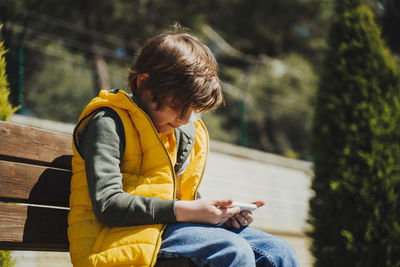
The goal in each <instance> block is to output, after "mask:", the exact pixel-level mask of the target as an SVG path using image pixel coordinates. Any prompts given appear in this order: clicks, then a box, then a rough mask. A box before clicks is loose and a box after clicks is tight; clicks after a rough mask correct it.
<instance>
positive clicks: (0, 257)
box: [0, 250, 15, 267]
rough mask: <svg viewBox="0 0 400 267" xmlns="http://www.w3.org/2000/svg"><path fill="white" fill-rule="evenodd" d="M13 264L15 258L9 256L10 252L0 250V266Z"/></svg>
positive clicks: (7, 266) (5, 266) (9, 266)
mask: <svg viewBox="0 0 400 267" xmlns="http://www.w3.org/2000/svg"><path fill="white" fill-rule="evenodd" d="M14 264H15V260H13V259H12V258H11V252H10V251H4V250H0V267H12V266H14Z"/></svg>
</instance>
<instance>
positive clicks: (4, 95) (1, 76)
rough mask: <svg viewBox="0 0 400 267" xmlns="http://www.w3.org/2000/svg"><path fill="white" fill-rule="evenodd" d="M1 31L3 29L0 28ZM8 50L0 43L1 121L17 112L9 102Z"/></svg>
mask: <svg viewBox="0 0 400 267" xmlns="http://www.w3.org/2000/svg"><path fill="white" fill-rule="evenodd" d="M0 30H1V27H0ZM5 53H6V50H5V49H4V45H3V43H2V42H1V43H0V120H3V121H7V120H9V118H10V115H11V114H13V113H14V112H15V111H16V108H13V107H12V106H11V104H10V103H9V102H8V96H9V94H10V89H9V88H8V82H7V75H6V60H5V57H4V54H5Z"/></svg>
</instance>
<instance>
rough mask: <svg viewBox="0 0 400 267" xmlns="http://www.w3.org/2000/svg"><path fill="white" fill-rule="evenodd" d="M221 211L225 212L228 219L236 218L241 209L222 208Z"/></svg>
mask: <svg viewBox="0 0 400 267" xmlns="http://www.w3.org/2000/svg"><path fill="white" fill-rule="evenodd" d="M220 210H221V211H222V212H223V214H224V215H226V216H228V217H232V216H235V215H236V214H238V213H240V208H239V207H222V208H220Z"/></svg>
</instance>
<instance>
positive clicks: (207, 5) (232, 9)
mask: <svg viewBox="0 0 400 267" xmlns="http://www.w3.org/2000/svg"><path fill="white" fill-rule="evenodd" d="M3 2H4V3H3V4H1V3H0V6H1V5H3V6H7V8H8V9H7V10H8V12H7V15H5V14H3V13H4V12H3V13H1V12H0V19H3V20H4V21H7V22H8V23H7V25H8V27H7V30H8V31H7V34H5V40H6V42H7V47H8V49H9V50H10V53H9V54H8V56H9V59H8V62H9V66H8V76H9V81H10V82H11V85H12V86H13V83H12V82H13V81H17V79H16V78H17V77H16V74H17V71H16V69H17V68H16V67H17V66H18V61H17V58H16V56H15V55H16V54H17V53H16V51H17V49H18V42H16V40H20V39H21V35H22V33H23V32H24V31H23V29H25V28H24V27H25V25H27V26H28V27H27V31H26V36H25V39H24V40H25V42H24V43H23V46H24V52H25V55H24V56H25V57H24V58H25V66H24V70H25V71H24V77H25V78H24V86H25V88H24V97H25V100H26V103H25V107H26V109H25V111H30V112H31V114H32V115H34V116H38V117H42V118H49V119H57V120H62V121H66V122H70V121H74V120H75V119H76V116H77V115H76V114H79V112H78V111H77V110H80V109H81V108H82V107H83V106H84V104H83V103H84V102H85V101H87V100H88V98H90V96H93V95H94V93H95V92H97V91H98V89H99V88H100V87H99V86H97V85H96V82H93V80H94V79H93V77H95V75H93V74H92V71H93V70H96V68H93V66H92V65H91V64H90V62H93V58H94V57H93V55H95V54H96V55H100V56H101V57H102V59H104V61H102V62H106V63H107V70H108V72H109V75H108V76H109V78H110V82H109V84H110V85H111V87H112V88H116V87H117V88H121V89H123V88H124V86H125V85H126V75H125V74H126V69H127V66H126V65H127V64H130V63H131V62H132V59H133V58H134V55H135V54H136V53H137V49H138V48H139V47H140V46H141V45H142V44H143V42H144V41H145V40H146V39H147V38H148V37H150V36H153V35H155V34H157V33H159V32H161V31H163V30H164V29H166V28H168V27H169V25H171V24H173V23H174V22H178V23H180V24H182V25H183V26H184V27H188V28H189V29H190V30H191V31H192V32H193V33H194V34H195V35H196V36H199V38H201V39H202V40H203V41H205V42H206V43H207V44H208V45H209V47H210V48H211V49H212V51H213V52H215V55H216V58H217V60H218V62H219V66H220V72H221V74H222V76H223V80H224V81H225V82H226V83H231V84H230V85H231V86H233V87H235V88H237V91H238V92H239V93H238V94H236V93H235V94H230V92H228V90H225V95H226V98H227V106H226V107H225V108H222V109H219V110H218V111H216V112H213V113H210V114H207V115H206V116H204V117H205V118H206V119H207V124H209V125H210V127H209V128H210V129H211V130H210V134H211V137H212V138H216V139H219V140H222V141H227V142H238V140H239V139H240V138H239V129H240V127H239V122H240V121H241V116H240V115H241V112H240V108H239V105H240V102H241V98H242V95H243V94H244V91H248V93H246V114H245V117H246V118H247V119H246V120H247V128H248V130H247V131H248V137H249V141H248V144H249V146H250V147H253V148H256V149H261V150H265V151H268V152H273V153H279V154H285V155H290V156H291V157H299V158H303V159H305V158H309V149H308V147H309V139H310V138H309V137H310V121H311V120H310V118H311V114H312V102H311V101H312V98H311V97H310V92H314V89H315V84H314V83H315V80H316V77H317V74H316V70H318V65H317V64H320V62H321V58H322V57H321V55H322V51H323V49H324V48H325V47H326V43H325V34H326V25H327V23H326V21H328V20H329V18H330V14H331V6H330V5H331V4H330V3H331V2H332V0H324V1H320V0H299V1H292V0H281V1H264V0H256V1H247V0H235V1H227V0H212V1H210V0H203V1H190V3H188V2H187V1H183V0H176V1H161V0H149V1H127V0H115V1H105V0H99V1H80V0H60V1H51V0H14V1H12V0H4V1H3ZM282 14H285V16H283V15H282ZM28 17H29V19H28ZM27 21H29V23H27ZM121 25H123V26H121ZM205 25H207V26H209V27H211V28H212V29H214V30H215V31H216V32H217V33H218V34H217V35H219V38H216V39H213V38H212V37H210V36H209V35H207V33H206V32H205V31H204V29H205ZM214 37H215V36H214ZM218 40H225V41H226V42H228V43H229V45H230V46H231V47H234V50H235V49H238V50H240V51H241V53H240V52H239V53H236V56H237V55H239V56H238V57H239V58H238V57H236V58H232V57H234V56H232V54H230V53H229V52H227V51H226V50H230V49H229V48H228V49H226V47H227V46H226V45H224V44H225V41H222V42H219V41H218ZM218 43H219V44H220V43H222V44H223V45H222V46H219V45H218ZM229 45H228V47H229ZM234 54H235V53H234ZM54 55H55V56H54ZM247 57H251V58H253V59H255V60H254V62H252V60H250V61H247V63H245V64H244V63H243V60H244V58H247ZM60 58H61V59H60ZM78 58H79V59H78ZM261 58H268V60H265V61H264V60H261V61H263V62H262V63H261V64H259V63H257V61H259V60H260V59H261ZM10 59H13V60H10ZM269 59H271V60H269ZM268 61H270V63H268ZM77 62H79V63H78V64H77ZM274 62H283V63H282V64H283V65H284V66H285V67H287V68H285V70H288V71H285V73H284V74H283V75H282V76H279V75H278V76H276V75H275V76H274V72H275V73H276V71H277V70H278V72H279V68H280V65H279V64H275V65H276V66H275V65H273V63H274ZM12 66H14V68H12ZM274 68H278V69H275V70H274ZM116 69H122V70H123V71H115V70H116ZM98 73H100V72H99V71H98ZM103 73H104V72H103ZM115 73H117V74H115ZM120 73H123V74H124V75H120ZM298 74H300V75H298ZM246 76H250V77H249V78H246ZM102 77H104V75H103V76H102ZM246 79H248V81H247V82H246ZM95 81H96V80H95ZM97 83H98V79H97ZM88 88H89V90H88ZM257 98H259V99H257ZM261 99H262V100H261ZM264 100H265V101H264ZM67 103H69V104H67ZM242 125H243V124H242ZM242 129H243V127H242Z"/></svg>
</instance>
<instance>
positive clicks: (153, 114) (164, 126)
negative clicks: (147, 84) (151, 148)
mask: <svg viewBox="0 0 400 267" xmlns="http://www.w3.org/2000/svg"><path fill="white" fill-rule="evenodd" d="M151 99H152V97H151V95H147V94H145V95H144V96H143V97H141V102H142V104H143V106H144V108H145V109H146V112H147V114H148V115H149V117H150V119H151V120H152V122H153V124H154V126H155V127H156V130H157V131H158V132H160V133H170V132H172V131H173V130H174V129H175V128H177V127H179V126H181V125H184V124H186V123H188V121H189V120H190V117H191V115H192V112H193V108H188V110H187V111H186V112H185V113H184V114H182V112H181V111H177V110H174V109H172V108H171V107H169V106H168V105H163V106H162V107H160V108H159V109H158V110H157V103H156V102H153V101H152V100H151Z"/></svg>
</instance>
